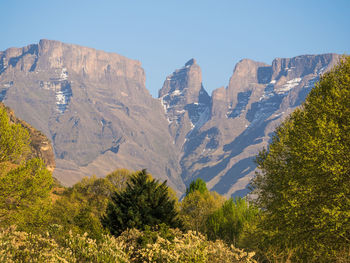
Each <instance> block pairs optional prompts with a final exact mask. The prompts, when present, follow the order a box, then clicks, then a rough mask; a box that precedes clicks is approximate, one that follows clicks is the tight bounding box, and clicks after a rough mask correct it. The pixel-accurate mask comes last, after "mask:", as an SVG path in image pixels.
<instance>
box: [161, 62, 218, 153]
mask: <svg viewBox="0 0 350 263" xmlns="http://www.w3.org/2000/svg"><path fill="white" fill-rule="evenodd" d="M159 99H160V102H161V103H162V105H163V107H164V111H165V114H166V117H167V120H168V123H169V131H170V134H171V136H172V137H173V139H174V144H175V145H176V147H177V148H178V149H180V150H182V148H183V145H184V143H185V142H186V140H187V137H188V135H189V134H190V133H191V132H192V131H193V130H195V129H198V128H199V126H201V125H202V124H204V123H205V122H206V121H207V120H208V119H209V116H210V103H211V100H210V97H209V95H208V93H207V92H206V91H205V90H204V88H203V85H202V72H201V69H200V67H199V66H198V65H197V64H196V61H195V60H194V59H191V60H189V61H188V62H187V63H186V64H185V66H184V67H183V68H181V69H178V70H176V71H175V72H173V74H171V75H169V76H168V77H167V78H166V80H165V82H164V85H163V88H162V89H161V90H160V91H159Z"/></svg>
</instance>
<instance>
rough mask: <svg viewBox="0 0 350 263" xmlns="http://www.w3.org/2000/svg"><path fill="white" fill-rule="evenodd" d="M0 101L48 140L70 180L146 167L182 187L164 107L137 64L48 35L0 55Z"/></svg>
mask: <svg viewBox="0 0 350 263" xmlns="http://www.w3.org/2000/svg"><path fill="white" fill-rule="evenodd" d="M0 101H3V102H4V103H5V104H6V105H8V106H10V107H11V108H13V109H14V110H15V112H16V114H17V115H18V116H19V117H21V118H22V119H24V120H26V121H27V122H28V123H30V124H31V125H33V126H34V127H36V128H37V129H39V130H41V131H42V132H43V133H44V134H46V135H47V136H48V137H49V138H51V140H52V142H53V145H54V150H55V155H56V163H57V168H56V170H55V176H56V177H57V178H58V179H59V180H61V181H62V182H63V183H65V184H72V183H74V182H76V181H77V180H79V179H80V178H81V177H83V176H86V175H92V174H97V175H98V176H103V175H106V174H107V173H108V172H110V171H112V170H114V169H116V168H118V167H126V168H129V169H135V170H136V169H142V168H148V170H149V172H151V173H152V174H154V176H155V177H157V178H160V179H162V180H164V179H167V180H168V183H169V184H170V185H171V186H173V187H174V188H176V189H177V190H179V191H183V190H184V185H183V183H182V180H181V178H180V173H181V171H180V166H179V164H178V160H177V158H178V156H179V154H178V150H177V149H176V147H175V146H174V145H173V142H172V138H171V136H170V134H169V132H168V122H167V120H166V117H165V115H164V111H163V108H162V105H161V104H160V103H159V101H158V100H156V99H153V98H152V97H151V95H150V94H149V92H148V91H147V90H146V88H145V75H144V71H143V69H142V67H141V63H140V62H138V61H135V60H131V59H128V58H125V57H123V56H120V55H118V54H113V53H106V52H103V51H97V50H95V49H92V48H86V47H81V46H77V45H69V44H64V43H61V42H58V41H50V40H41V41H40V42H39V44H38V45H30V46H27V47H24V48H11V49H8V50H6V51H4V52H1V53H0Z"/></svg>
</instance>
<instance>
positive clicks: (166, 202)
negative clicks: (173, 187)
mask: <svg viewBox="0 0 350 263" xmlns="http://www.w3.org/2000/svg"><path fill="white" fill-rule="evenodd" d="M162 223H163V224H166V225H168V226H170V227H180V226H181V225H182V224H181V221H180V219H179V217H178V214H177V210H176V209H175V200H174V199H172V198H171V197H170V196H169V191H168V187H167V186H166V181H165V182H164V183H162V184H161V183H159V182H158V181H157V180H155V179H152V178H151V177H150V176H149V175H148V174H147V172H146V170H142V171H140V172H138V173H137V174H136V175H134V176H132V177H131V178H130V181H129V182H128V183H127V187H126V189H125V190H124V191H122V192H117V191H116V192H115V193H114V194H113V195H112V197H111V200H110V202H109V203H108V206H107V210H106V215H105V216H104V217H103V218H102V224H103V225H104V226H105V227H106V228H107V229H108V230H109V231H110V232H111V234H113V235H116V236H118V235H120V234H121V233H122V232H123V231H124V230H126V229H128V228H137V229H141V230H144V229H145V227H146V226H156V225H160V224H162Z"/></svg>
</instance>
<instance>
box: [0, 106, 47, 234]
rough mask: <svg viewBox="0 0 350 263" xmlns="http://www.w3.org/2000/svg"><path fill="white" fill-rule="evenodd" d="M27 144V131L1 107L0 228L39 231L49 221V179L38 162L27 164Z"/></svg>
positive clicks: (28, 151)
mask: <svg viewBox="0 0 350 263" xmlns="http://www.w3.org/2000/svg"><path fill="white" fill-rule="evenodd" d="M29 143H30V141H29V134H28V131H27V130H26V129H25V128H23V127H22V126H21V125H20V124H12V123H10V120H9V116H8V115H7V112H6V110H5V108H3V107H2V106H1V105H0V227H4V226H9V225H11V224H16V225H18V226H19V227H20V228H21V229H25V230H30V231H40V230H41V228H42V227H43V226H44V225H45V224H46V223H47V221H48V215H49V210H50V205H51V200H50V196H49V193H50V190H51V186H52V183H53V181H52V176H51V173H50V172H49V171H48V170H47V169H46V166H45V164H44V162H43V161H42V160H41V159H38V158H33V159H30V160H27V157H28V154H29V153H30V148H29Z"/></svg>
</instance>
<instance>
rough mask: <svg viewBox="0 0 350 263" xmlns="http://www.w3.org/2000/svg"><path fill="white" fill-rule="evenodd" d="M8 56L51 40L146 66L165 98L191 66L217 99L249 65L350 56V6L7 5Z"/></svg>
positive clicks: (268, 0) (182, 0)
mask: <svg viewBox="0 0 350 263" xmlns="http://www.w3.org/2000/svg"><path fill="white" fill-rule="evenodd" d="M0 10H1V29H0V50H5V49H6V48H8V47H22V46H25V45H28V44H31V43H37V42H38V41H39V39H42V38H47V39H54V40H59V41H63V42H67V43H74V44H79V45H83V46H89V47H93V48H96V49H101V50H105V51H110V52H116V53H119V54H121V55H124V56H127V57H129V58H133V59H137V60H140V61H141V62H142V65H143V67H144V69H145V71H146V78H147V81H146V87H147V88H148V89H149V90H150V92H151V94H152V95H153V96H157V94H158V90H159V89H160V88H161V87H162V85H163V81H164V80H165V77H166V76H167V75H169V74H170V73H172V72H173V71H174V70H175V69H176V68H179V67H181V66H183V65H184V64H185V62H186V61H187V60H189V59H190V58H196V60H197V62H198V64H199V65H200V66H201V68H202V72H203V85H204V87H205V89H206V90H207V91H208V92H209V93H211V91H212V90H213V89H215V88H218V87H220V86H226V85H227V84H228V80H229V77H230V76H231V74H232V71H233V69H234V66H235V64H236V63H237V62H238V61H239V60H241V59H242V58H250V59H253V60H257V61H263V62H266V63H269V64H270V63H271V61H272V60H273V59H274V58H275V57H293V56H297V55H302V54H318V53H328V52H335V53H340V54H344V53H346V54H350V1H349V0H327V1H326V0H317V1H316V0H264V1H263V0H241V1H235V0H216V1H214V0H211V1H209V0H208V1H206V0H198V1H197V0H172V1H168V0H159V1H152V0H124V1H118V0H109V1H107V0H99V1H96V0H85V1H80V0H69V1H67V0H61V1H54V0H31V1H26V0H22V1H19V0H0Z"/></svg>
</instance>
